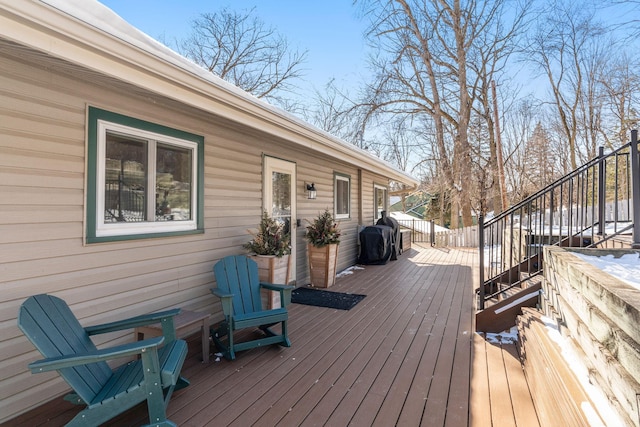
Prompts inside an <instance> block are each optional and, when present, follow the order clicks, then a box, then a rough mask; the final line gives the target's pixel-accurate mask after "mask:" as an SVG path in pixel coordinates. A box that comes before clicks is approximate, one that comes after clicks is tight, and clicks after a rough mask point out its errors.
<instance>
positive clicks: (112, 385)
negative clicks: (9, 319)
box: [18, 294, 189, 426]
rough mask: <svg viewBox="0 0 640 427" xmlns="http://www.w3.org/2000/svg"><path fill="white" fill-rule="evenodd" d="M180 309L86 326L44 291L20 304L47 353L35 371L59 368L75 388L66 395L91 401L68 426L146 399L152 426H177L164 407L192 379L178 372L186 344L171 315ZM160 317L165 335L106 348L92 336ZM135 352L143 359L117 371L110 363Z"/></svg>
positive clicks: (25, 322) (23, 319)
mask: <svg viewBox="0 0 640 427" xmlns="http://www.w3.org/2000/svg"><path fill="white" fill-rule="evenodd" d="M179 312H180V309H173V310H169V311H165V312H161V313H152V314H148V315H143V316H138V317H134V318H131V319H127V320H122V321H117V322H112V323H107V324H104V325H96V326H90V327H86V328H83V327H82V326H81V325H80V323H79V322H78V320H77V319H76V317H75V316H74V315H73V313H72V312H71V310H70V309H69V306H68V305H67V303H66V302H64V301H63V300H61V299H60V298H57V297H54V296H51V295H45V294H41V295H35V296H32V297H29V298H28V299H27V300H26V301H25V302H24V303H23V304H22V306H21V307H20V312H19V314H18V326H19V327H20V329H21V330H22V332H24V334H25V335H26V336H27V338H29V340H30V341H31V342H32V343H33V345H35V347H36V348H37V349H38V350H39V351H40V353H42V355H43V356H44V357H45V359H43V360H38V361H36V362H33V363H30V364H29V369H31V372H32V373H39V372H47V371H53V370H56V371H58V373H59V374H60V375H61V376H62V378H64V380H65V381H66V382H67V383H68V384H69V386H71V388H72V389H73V393H71V394H69V395H68V396H66V397H65V400H69V401H71V402H73V403H77V404H85V405H87V407H86V408H85V409H84V410H82V411H81V412H80V413H79V414H78V415H77V416H76V417H75V418H73V420H71V422H69V424H67V426H96V425H99V424H102V423H104V422H105V421H108V420H109V419H111V418H113V417H114V416H116V415H118V414H120V413H122V412H124V411H126V410H128V409H129V408H132V407H133V406H135V405H137V404H138V403H141V402H144V401H146V402H147V407H148V410H149V422H150V424H151V425H154V426H175V424H174V423H173V422H171V421H169V420H167V418H166V407H167V404H168V403H169V399H170V398H171V395H172V393H173V391H174V390H178V389H180V388H183V387H186V386H187V385H188V384H189V382H188V381H187V380H186V379H184V378H182V377H180V370H181V369H182V364H183V362H184V359H185V357H186V355H187V344H186V342H185V341H183V340H177V339H176V336H175V329H174V326H173V316H175V315H176V314H178V313H179ZM158 322H160V323H161V325H162V330H163V336H161V337H155V338H151V339H148V340H143V341H137V342H133V343H130V344H123V345H119V346H115V347H111V348H105V349H97V348H96V346H95V345H94V343H93V342H92V341H91V338H90V336H91V335H95V334H101V333H106V332H113V331H119V330H123V329H129V328H135V327H137V326H144V325H148V324H153V323H158ZM161 345H162V346H161ZM135 355H139V356H140V358H139V359H137V360H134V361H132V362H129V363H127V364H125V365H123V366H121V367H119V368H117V369H115V370H114V371H112V370H111V368H110V367H109V365H108V364H107V362H106V361H107V360H110V359H115V358H120V357H127V356H135Z"/></svg>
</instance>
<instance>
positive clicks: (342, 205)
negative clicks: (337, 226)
mask: <svg viewBox="0 0 640 427" xmlns="http://www.w3.org/2000/svg"><path fill="white" fill-rule="evenodd" d="M345 186H346V195H343V194H342V193H341V191H340V189H344V188H345ZM345 196H346V197H345ZM333 198H334V200H333V206H334V209H333V211H334V212H333V214H334V217H335V218H336V219H349V218H351V176H350V175H346V174H343V173H339V172H334V173H333Z"/></svg>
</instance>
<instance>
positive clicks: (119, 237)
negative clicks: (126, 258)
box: [86, 106, 204, 243]
mask: <svg viewBox="0 0 640 427" xmlns="http://www.w3.org/2000/svg"><path fill="white" fill-rule="evenodd" d="M87 116H88V117H87V120H88V123H87V191H86V203H87V206H86V242H87V243H99V242H112V241H123V240H135V239H147V238H157V237H168V236H180V235H189V234H201V233H204V137H203V136H200V135H196V134H193V133H189V132H185V131H181V130H178V129H174V128H171V127H168V126H163V125H159V124H156V123H152V122H148V121H145V120H140V119H136V118H133V117H129V116H125V115H122V114H118V113H114V112H110V111H106V110H102V109H99V108H95V107H91V106H90V107H89V108H88V115H87ZM111 126H112V127H114V128H119V129H125V132H126V130H130V131H131V134H130V135H129V134H127V136H131V137H137V136H138V133H144V134H151V135H155V136H158V137H160V138H163V137H164V138H166V139H167V140H176V141H180V142H183V143H184V144H186V145H189V146H191V147H193V149H190V150H189V152H193V153H195V157H196V158H195V160H194V169H195V170H194V171H193V175H192V176H193V183H192V185H193V184H195V187H196V188H195V189H193V190H192V192H191V194H192V197H193V199H195V200H192V201H191V202H190V204H189V205H190V209H191V219H190V220H188V221H184V222H183V221H175V222H173V221H166V222H163V223H161V222H154V221H155V220H151V221H143V222H140V223H138V224H143V225H145V224H146V225H148V224H152V225H153V226H152V227H150V228H149V229H148V231H143V232H141V231H139V230H138V231H134V230H127V229H126V228H127V226H124V227H123V228H122V230H118V231H114V233H115V234H110V235H100V234H101V233H100V232H99V228H100V227H99V224H98V217H99V216H100V215H99V212H98V206H99V202H100V201H99V198H98V195H99V194H103V193H104V190H103V191H102V192H101V190H100V189H99V185H100V186H102V188H104V185H105V182H104V180H103V179H101V178H100V176H101V175H100V169H101V168H102V169H104V168H105V166H103V165H101V164H99V163H100V161H101V157H100V153H99V144H100V138H101V137H102V135H101V133H102V132H103V129H106V128H109V127H111ZM109 130H110V129H109ZM105 133H106V132H105ZM105 138H106V136H105ZM155 145H168V146H171V145H172V144H171V143H165V141H164V139H162V140H159V141H156V142H155ZM102 176H104V172H103V175H102ZM99 180H102V182H100V183H99V182H98V181H99ZM145 191H146V190H145ZM149 193H150V192H149V191H146V193H145V195H147V197H149ZM177 223H181V224H180V225H176V224H177ZM178 228H179V229H178ZM186 228H188V229H186Z"/></svg>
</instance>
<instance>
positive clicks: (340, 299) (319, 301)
mask: <svg viewBox="0 0 640 427" xmlns="http://www.w3.org/2000/svg"><path fill="white" fill-rule="evenodd" d="M364 297H366V295H361V294H347V293H343V292H331V291H322V290H319V289H311V288H297V289H294V290H293V292H291V302H292V303H295V304H304V305H313V306H316V307H327V308H335V309H338V310H351V309H352V308H353V307H355V306H356V304H358V303H359V302H360V301H362V300H363V299H364Z"/></svg>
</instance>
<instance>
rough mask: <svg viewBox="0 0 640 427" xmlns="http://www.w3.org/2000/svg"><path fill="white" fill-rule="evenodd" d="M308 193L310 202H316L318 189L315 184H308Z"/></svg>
mask: <svg viewBox="0 0 640 427" xmlns="http://www.w3.org/2000/svg"><path fill="white" fill-rule="evenodd" d="M307 192H308V196H307V198H308V199H309V200H314V199H315V198H316V187H315V186H314V184H313V182H312V183H311V184H307Z"/></svg>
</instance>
